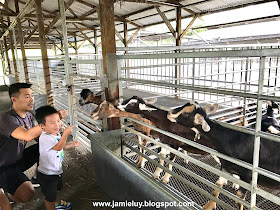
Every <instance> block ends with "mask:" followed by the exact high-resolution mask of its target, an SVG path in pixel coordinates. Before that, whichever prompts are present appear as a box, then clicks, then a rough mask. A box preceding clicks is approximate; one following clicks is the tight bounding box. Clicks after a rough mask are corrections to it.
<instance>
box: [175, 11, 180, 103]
mask: <svg viewBox="0 0 280 210" xmlns="http://www.w3.org/2000/svg"><path fill="white" fill-rule="evenodd" d="M181 22H182V14H181V7H177V8H176V46H177V47H179V46H181V43H182V42H181V37H180V35H181V33H182V25H181ZM176 52H179V50H176ZM180 63H181V60H180V58H175V64H176V65H175V79H176V80H175V84H176V85H179V84H180V77H181V66H180ZM175 93H176V95H175V96H176V98H180V89H178V88H175Z"/></svg>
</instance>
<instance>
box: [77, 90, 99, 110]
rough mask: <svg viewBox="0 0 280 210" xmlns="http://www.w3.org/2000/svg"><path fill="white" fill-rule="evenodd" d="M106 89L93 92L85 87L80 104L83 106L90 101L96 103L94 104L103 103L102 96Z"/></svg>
mask: <svg viewBox="0 0 280 210" xmlns="http://www.w3.org/2000/svg"><path fill="white" fill-rule="evenodd" d="M103 92H104V91H100V92H97V93H95V94H94V93H93V92H92V91H90V90H89V89H83V90H82V92H81V93H80V96H81V98H80V100H79V104H80V105H81V106H83V105H85V104H89V103H94V104H97V105H99V104H101V103H102V98H101V95H102V93H103Z"/></svg>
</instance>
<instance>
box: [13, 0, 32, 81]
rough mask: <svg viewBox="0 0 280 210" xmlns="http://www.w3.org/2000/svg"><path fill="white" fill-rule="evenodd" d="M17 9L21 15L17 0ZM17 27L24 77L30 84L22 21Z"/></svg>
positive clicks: (18, 20)
mask: <svg viewBox="0 0 280 210" xmlns="http://www.w3.org/2000/svg"><path fill="white" fill-rule="evenodd" d="M15 8H16V12H17V13H19V6H18V0H15ZM17 26H18V36H19V38H18V39H19V44H20V49H21V54H22V62H23V67H24V77H25V81H26V83H29V75H28V68H27V62H26V55H25V49H24V37H23V34H22V28H21V21H20V19H17Z"/></svg>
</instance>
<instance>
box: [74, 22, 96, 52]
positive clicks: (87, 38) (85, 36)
mask: <svg viewBox="0 0 280 210" xmlns="http://www.w3.org/2000/svg"><path fill="white" fill-rule="evenodd" d="M72 24H73V25H74V26H75V27H76V28H77V29H78V31H80V33H81V34H82V35H83V36H84V38H86V40H88V42H89V43H90V44H91V45H92V46H93V47H95V45H94V43H93V42H92V41H91V40H90V38H89V37H88V36H87V35H85V34H84V33H83V32H82V31H81V30H80V29H79V27H78V26H77V25H76V24H75V23H72Z"/></svg>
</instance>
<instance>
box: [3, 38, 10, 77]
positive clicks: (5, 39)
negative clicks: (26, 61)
mask: <svg viewBox="0 0 280 210" xmlns="http://www.w3.org/2000/svg"><path fill="white" fill-rule="evenodd" d="M4 49H5V54H6V61H7V64H8V69H9V74H12V70H11V64H10V58H9V53H8V46H7V38H6V37H5V36H4Z"/></svg>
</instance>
